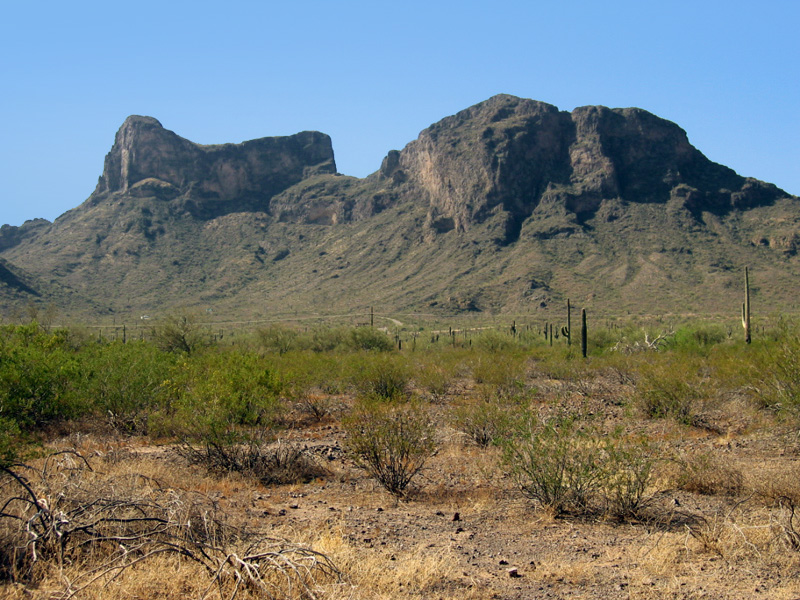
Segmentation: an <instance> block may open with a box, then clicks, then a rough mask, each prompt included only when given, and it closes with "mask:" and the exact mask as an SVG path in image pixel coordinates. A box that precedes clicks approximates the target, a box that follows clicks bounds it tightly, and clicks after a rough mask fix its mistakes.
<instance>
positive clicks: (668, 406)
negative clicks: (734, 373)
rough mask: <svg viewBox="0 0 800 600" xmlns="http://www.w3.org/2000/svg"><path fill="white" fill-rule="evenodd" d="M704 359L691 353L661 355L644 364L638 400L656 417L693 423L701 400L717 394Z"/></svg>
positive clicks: (646, 414) (645, 412) (648, 412)
mask: <svg viewBox="0 0 800 600" xmlns="http://www.w3.org/2000/svg"><path fill="white" fill-rule="evenodd" d="M709 372H710V371H709V369H708V367H707V365H706V364H705V362H704V361H700V360H699V359H696V358H693V357H691V356H687V355H661V354H659V355H658V356H657V358H655V357H654V358H653V362H652V363H644V364H642V365H640V367H639V372H638V377H637V381H636V384H635V393H634V402H635V404H636V406H637V407H638V408H639V409H640V410H641V412H642V413H643V414H644V415H645V416H647V417H650V418H654V419H664V418H668V419H674V420H675V421H678V422H679V423H685V424H691V423H692V422H693V421H694V418H695V416H696V414H697V412H698V410H699V408H700V405H701V403H702V402H703V401H704V400H706V399H707V398H708V397H709V396H710V395H713V394H714V393H715V390H714V388H713V385H712V380H711V379H710V377H709Z"/></svg>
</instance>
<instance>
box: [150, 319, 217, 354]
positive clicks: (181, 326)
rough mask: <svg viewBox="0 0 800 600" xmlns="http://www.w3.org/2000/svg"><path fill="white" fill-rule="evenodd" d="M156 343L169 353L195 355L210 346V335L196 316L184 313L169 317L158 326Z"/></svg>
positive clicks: (155, 335)
mask: <svg viewBox="0 0 800 600" xmlns="http://www.w3.org/2000/svg"><path fill="white" fill-rule="evenodd" d="M154 341H155V343H156V345H157V346H158V347H159V348H160V349H162V350H165V351H167V352H178V353H181V352H182V353H185V354H194V353H195V352H197V351H198V350H200V349H201V348H203V347H205V346H207V345H208V334H207V333H206V332H205V331H203V329H202V325H201V324H200V320H199V317H198V316H197V315H196V314H194V313H188V312H182V313H177V314H171V315H167V316H166V317H164V319H163V320H161V321H160V322H159V323H158V324H157V325H156V327H155V331H154Z"/></svg>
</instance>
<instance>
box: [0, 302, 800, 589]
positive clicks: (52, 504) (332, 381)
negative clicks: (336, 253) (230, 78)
mask: <svg viewBox="0 0 800 600" xmlns="http://www.w3.org/2000/svg"><path fill="white" fill-rule="evenodd" d="M606 325H607V326H605V327H594V328H593V329H591V330H590V332H589V338H588V340H587V341H588V344H587V357H586V358H583V356H582V352H581V348H580V344H578V343H577V339H578V335H577V333H573V334H572V340H568V338H567V337H566V336H564V335H561V336H560V337H555V336H553V328H551V327H544V328H541V327H534V326H524V325H522V324H518V323H514V326H513V327H510V328H509V327H503V328H487V329H479V328H476V329H475V330H474V331H473V332H471V333H464V332H454V331H453V330H450V331H449V332H448V331H444V332H442V331H440V330H436V331H432V330H425V329H423V328H417V329H410V328H408V327H407V326H406V327H405V328H404V329H403V330H402V331H399V330H397V331H395V332H394V333H393V335H390V334H389V333H387V332H386V331H382V330H379V329H375V328H371V327H345V326H342V327H327V328H323V327H319V328H310V329H300V328H295V327H293V326H291V325H283V324H282V325H272V326H269V327H266V328H263V329H261V330H259V331H258V332H256V333H254V334H252V335H250V336H241V335H240V336H238V337H237V338H234V339H235V342H234V341H233V340H231V339H230V338H226V339H217V340H216V341H214V340H213V339H212V338H210V337H209V336H208V335H207V334H206V333H205V332H203V331H202V329H201V326H200V325H199V324H198V323H197V321H196V320H193V319H191V318H188V317H186V316H175V317H172V318H170V319H167V320H165V321H164V324H163V326H162V327H160V328H158V327H157V328H154V330H153V336H152V338H151V339H150V338H148V339H146V340H143V339H138V340H134V339H126V340H125V342H124V343H123V341H122V340H117V341H109V340H106V339H103V338H102V337H96V336H95V335H93V334H90V333H87V330H86V329H80V328H75V329H70V328H53V327H46V328H45V327H43V326H41V325H39V324H38V323H37V322H30V323H27V324H22V325H20V324H6V325H2V326H0V594H1V595H3V596H4V597H9V598H28V597H33V598H73V597H74V598H101V597H102V598H117V597H119V598H122V597H126V598H129V597H156V596H157V597H160V598H187V597H192V598H226V599H227V598H262V597H271V598H320V599H324V598H330V599H338V598H345V597H346V598H385V597H392V598H426V597H441V598H464V597H468V598H483V597H490V596H492V595H499V596H500V597H516V596H517V595H519V597H526V596H530V595H531V594H534V593H536V594H538V596H540V597H553V598H556V597H563V596H564V595H568V594H571V595H572V596H574V597H578V598H628V597H635V598H665V597H674V598H678V597H695V596H697V597H700V596H703V597H709V598H732V597H751V596H752V594H753V593H754V590H755V591H759V590H760V591H762V592H764V594H766V595H765V596H764V597H767V596H769V597H771V598H790V597H795V596H796V595H797V593H798V591H800V588H799V587H798V584H797V578H796V577H795V576H793V575H796V573H797V570H798V568H800V514H799V513H800V360H798V359H799V358H800V328H798V326H797V324H795V323H793V322H791V321H788V320H786V319H775V320H773V321H771V322H767V321H766V320H765V321H764V322H763V323H761V322H756V323H754V324H753V327H752V330H751V331H752V334H753V335H752V342H751V343H745V340H744V338H743V336H742V334H741V330H732V328H730V327H728V326H727V325H725V324H722V323H718V322H686V323H681V324H677V325H675V326H672V327H668V328H667V327H664V326H663V324H659V326H658V327H654V326H653V325H652V324H644V323H638V324H637V323H633V322H630V323H622V324H621V323H608V324H606ZM398 329H399V328H398ZM560 329H561V328H560V326H559V327H558V328H556V329H555V331H556V332H558V331H559V330H560ZM568 341H571V343H568ZM700 572H702V573H703V575H702V576H698V573H700Z"/></svg>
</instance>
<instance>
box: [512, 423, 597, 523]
mask: <svg viewBox="0 0 800 600" xmlns="http://www.w3.org/2000/svg"><path fill="white" fill-rule="evenodd" d="M602 457H603V447H602V444H601V443H600V442H599V441H598V440H597V439H596V438H594V437H593V436H591V435H588V434H586V433H584V432H582V431H581V430H580V429H578V428H576V427H575V426H574V423H573V421H571V420H568V419H564V420H559V421H557V422H554V423H539V422H538V421H536V420H534V419H531V420H530V421H529V422H528V424H527V426H526V427H525V429H524V430H523V431H522V434H521V435H520V436H518V437H515V438H512V439H510V440H508V441H506V443H505V452H504V456H503V461H504V464H505V465H506V466H507V467H508V469H509V472H510V475H511V476H512V477H513V478H514V480H515V482H516V483H517V485H518V486H519V488H520V490H521V491H522V493H523V494H524V495H525V496H527V497H528V498H531V499H532V500H535V501H537V502H538V503H540V504H541V505H543V506H545V507H547V508H549V509H551V510H553V511H554V512H556V513H564V512H585V511H586V510H587V509H588V507H589V501H590V498H591V497H592V495H593V494H595V493H596V492H597V491H598V490H599V489H600V484H601V480H602V475H603V471H602V468H601V467H602V463H601V460H602Z"/></svg>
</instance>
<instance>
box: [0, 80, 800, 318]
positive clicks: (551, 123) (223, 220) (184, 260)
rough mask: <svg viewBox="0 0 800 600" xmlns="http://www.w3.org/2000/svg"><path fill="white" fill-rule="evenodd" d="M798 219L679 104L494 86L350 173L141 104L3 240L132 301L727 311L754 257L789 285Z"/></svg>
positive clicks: (296, 148) (772, 300)
mask: <svg viewBox="0 0 800 600" xmlns="http://www.w3.org/2000/svg"><path fill="white" fill-rule="evenodd" d="M798 223H800V210H799V209H798V203H797V198H795V197H792V196H789V195H788V194H786V193H785V192H783V191H782V190H779V189H778V188H776V187H775V186H773V185H771V184H767V183H763V182H760V181H758V180H755V179H750V178H745V177H741V176H739V175H738V174H736V173H735V172H734V171H732V170H731V169H728V168H727V167H724V166H722V165H718V164H716V163H713V162H711V161H709V160H708V159H707V158H706V157H705V156H703V154H702V153H701V152H700V151H698V150H697V149H695V148H694V147H693V146H692V145H691V144H690V143H689V141H688V138H687V136H686V133H685V132H684V131H683V130H682V129H681V128H679V127H678V126H677V125H675V124H674V123H671V122H669V121H665V120H663V119H660V118H658V117H656V116H654V115H652V114H650V113H648V112H646V111H643V110H640V109H634V108H627V109H609V108H605V107H599V106H589V107H582V108H577V109H575V110H574V111H572V112H571V113H570V112H564V111H559V110H558V109H557V108H556V107H554V106H551V105H548V104H544V103H541V102H535V101H533V100H525V99H520V98H515V97H512V96H505V95H501V96H495V97H493V98H490V99H489V100H487V101H485V102H482V103H480V104H478V105H476V106H473V107H471V108H468V109H466V110H464V111H461V112H460V113H458V114H456V115H453V116H450V117H447V118H445V119H443V120H441V121H439V122H438V123H435V124H434V125H431V126H430V127H429V128H427V129H425V130H424V131H422V132H421V133H420V135H419V137H418V138H417V139H416V140H414V141H412V142H411V143H409V144H408V145H407V146H406V147H405V148H404V149H403V150H400V151H396V150H393V151H391V152H389V153H388V154H387V156H386V158H385V159H384V160H383V163H382V165H381V167H380V169H379V170H378V171H377V172H376V173H374V174H373V175H371V176H369V177H367V178H365V179H356V178H352V177H345V176H342V175H339V174H337V173H336V167H335V162H334V157H333V151H332V149H331V142H330V138H328V136H326V135H324V134H321V133H318V132H303V133H299V134H296V135H293V136H288V137H277V138H263V139H258V140H252V141H248V142H244V143H241V144H223V145H215V146H201V145H198V144H194V143H192V142H190V141H188V140H185V139H183V138H181V137H179V136H178V135H176V134H174V133H172V132H171V131H168V130H166V129H164V128H163V127H162V126H161V124H160V123H159V122H158V121H156V120H155V119H153V118H150V117H130V118H128V119H127V120H126V121H125V123H124V124H123V125H122V127H121V128H120V130H119V131H118V132H117V135H116V138H115V142H114V145H113V147H112V149H111V151H110V152H109V154H108V155H107V156H106V160H105V167H104V170H103V174H102V176H101V177H100V180H99V182H98V185H97V188H96V189H95V191H94V193H93V194H92V195H91V196H90V197H89V199H88V200H87V201H86V202H84V203H83V204H82V205H81V206H79V207H78V208H76V209H73V210H71V211H69V212H67V213H66V214H64V215H62V216H61V217H59V218H58V219H57V220H56V221H55V222H54V223H52V224H50V223H47V222H46V221H41V220H39V221H32V222H28V223H26V224H25V225H23V226H22V227H19V228H17V227H9V226H4V227H3V228H1V229H0V256H2V257H4V258H6V259H8V260H10V261H11V262H12V263H13V264H14V265H18V266H19V267H21V268H23V269H24V270H25V271H27V272H30V273H31V274H33V275H34V276H37V277H40V278H47V280H48V281H49V280H52V281H54V282H57V283H59V284H61V285H65V286H69V287H70V288H72V289H73V290H75V291H77V292H78V294H77V295H76V298H77V297H89V298H93V299H94V301H95V302H100V301H102V303H103V304H106V305H107V306H108V307H109V308H111V309H112V310H114V311H117V312H123V313H124V312H125V311H147V312H156V311H158V310H166V309H168V308H169V307H170V306H176V305H202V306H213V307H215V308H216V309H218V310H221V311H223V312H224V311H228V312H229V313H230V314H236V315H256V314H276V313H283V312H288V311H293V310H299V311H319V312H329V311H335V310H345V309H348V310H349V309H352V308H356V307H364V306H370V305H377V306H381V307H383V308H384V309H385V310H399V309H403V310H405V309H420V308H424V309H426V310H441V311H443V312H452V311H459V310H476V309H477V310H492V311H523V312H531V311H538V310H547V308H548V307H549V306H551V305H552V303H553V302H554V301H556V300H559V301H560V300H561V299H563V298H565V297H566V296H571V297H572V298H577V299H579V300H582V301H583V302H584V303H586V304H587V305H592V306H595V307H596V309H597V310H601V311H603V312H608V313H615V312H619V311H621V310H632V311H639V312H641V311H646V312H653V311H669V312H681V311H684V310H700V309H703V310H712V311H713V310H725V311H727V310H728V307H727V304H728V299H727V297H728V296H730V295H731V293H732V290H734V289H738V286H739V283H738V279H739V274H738V272H739V269H740V267H742V266H743V265H745V264H750V265H751V272H753V273H754V279H758V277H757V275H756V273H759V271H760V274H761V275H762V276H763V277H762V282H763V285H761V287H760V291H759V292H758V293H760V294H761V295H762V300H763V301H764V302H766V303H769V304H770V305H771V306H773V307H780V306H783V305H784V304H786V303H791V302H793V297H792V296H793V295H792V294H791V293H790V292H789V290H790V288H791V284H792V283H793V282H796V281H797V279H796V277H797V275H798V273H800V265H798V259H797V258H796V257H795V254H796V245H797V235H796V231H797V228H798ZM738 302H739V300H738V294H737V295H736V296H735V298H733V297H732V298H731V299H730V304H731V306H733V307H736V306H737V305H738ZM83 304H84V305H81V303H80V302H78V301H77V300H76V301H75V302H74V305H72V306H70V307H65V309H70V310H76V311H84V312H86V311H89V310H92V311H94V310H96V309H94V308H92V309H89V308H88V307H87V306H85V304H86V303H83Z"/></svg>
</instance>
